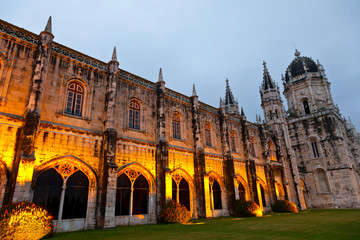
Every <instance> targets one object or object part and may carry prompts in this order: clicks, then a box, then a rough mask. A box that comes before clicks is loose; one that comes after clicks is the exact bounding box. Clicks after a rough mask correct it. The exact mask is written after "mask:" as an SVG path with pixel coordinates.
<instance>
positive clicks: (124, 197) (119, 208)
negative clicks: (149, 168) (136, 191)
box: [115, 173, 131, 216]
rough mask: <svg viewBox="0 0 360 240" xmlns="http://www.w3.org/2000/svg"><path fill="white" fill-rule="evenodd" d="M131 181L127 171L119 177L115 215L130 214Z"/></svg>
mask: <svg viewBox="0 0 360 240" xmlns="http://www.w3.org/2000/svg"><path fill="white" fill-rule="evenodd" d="M130 194H131V183H130V179H129V178H128V177H127V176H126V174H125V173H123V174H121V175H120V176H119V177H118V178H117V188H116V204H115V216H120V215H129V214H130Z"/></svg>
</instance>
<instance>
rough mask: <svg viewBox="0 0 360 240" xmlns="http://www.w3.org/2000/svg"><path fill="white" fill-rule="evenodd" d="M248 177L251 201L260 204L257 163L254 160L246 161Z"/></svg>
mask: <svg viewBox="0 0 360 240" xmlns="http://www.w3.org/2000/svg"><path fill="white" fill-rule="evenodd" d="M246 175H247V178H248V184H249V190H250V191H249V192H250V197H251V201H254V202H256V203H257V204H259V195H258V190H257V182H256V180H257V176H256V166H255V161H254V160H253V159H249V160H247V161H246Z"/></svg>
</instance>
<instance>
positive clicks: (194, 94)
mask: <svg viewBox="0 0 360 240" xmlns="http://www.w3.org/2000/svg"><path fill="white" fill-rule="evenodd" d="M192 95H193V96H197V94H196V89H195V84H193V92H192Z"/></svg>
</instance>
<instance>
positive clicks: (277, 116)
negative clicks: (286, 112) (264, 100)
mask: <svg viewBox="0 0 360 240" xmlns="http://www.w3.org/2000/svg"><path fill="white" fill-rule="evenodd" d="M275 116H276V118H279V114H278V110H277V109H276V110H275Z"/></svg>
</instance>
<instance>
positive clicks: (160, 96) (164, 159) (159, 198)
mask: <svg viewBox="0 0 360 240" xmlns="http://www.w3.org/2000/svg"><path fill="white" fill-rule="evenodd" d="M156 140H157V145H156V158H155V160H156V208H157V210H156V214H157V216H158V214H159V212H160V210H161V206H162V205H163V204H165V202H166V200H167V199H169V198H171V196H172V190H171V189H172V181H171V175H170V169H169V144H168V142H167V140H166V136H165V82H164V81H163V76H162V70H161V68H160V72H159V81H158V82H157V84H156Z"/></svg>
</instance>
